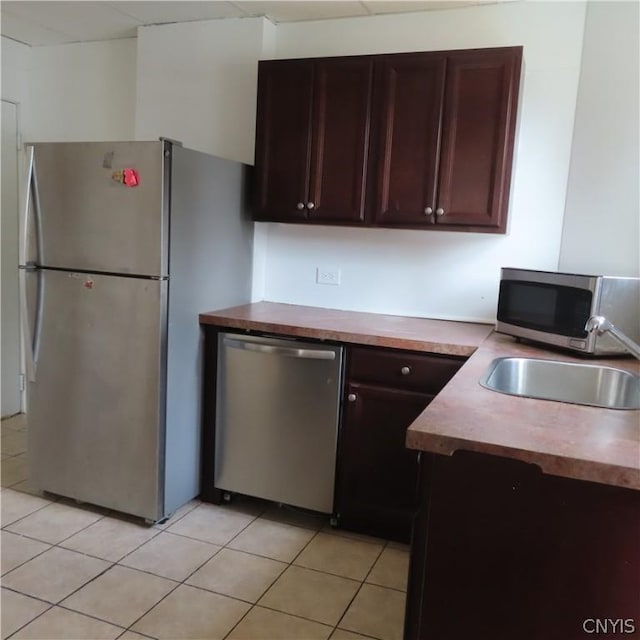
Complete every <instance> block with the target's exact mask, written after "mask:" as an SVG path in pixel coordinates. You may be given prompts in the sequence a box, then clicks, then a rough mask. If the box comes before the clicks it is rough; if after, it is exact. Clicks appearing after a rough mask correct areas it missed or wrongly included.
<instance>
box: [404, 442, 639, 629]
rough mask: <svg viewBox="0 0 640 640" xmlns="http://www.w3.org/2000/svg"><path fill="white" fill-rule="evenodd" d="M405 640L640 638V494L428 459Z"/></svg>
mask: <svg viewBox="0 0 640 640" xmlns="http://www.w3.org/2000/svg"><path fill="white" fill-rule="evenodd" d="M419 473H420V510H419V511H418V513H417V516H416V519H415V523H414V531H413V538H412V543H411V566H410V575H409V588H408V593H407V612H406V620H405V636H404V637H405V640H431V639H433V640H463V639H464V640H468V639H469V638H490V639H491V640H514V639H517V640H579V639H582V640H584V639H585V638H588V637H590V636H592V635H594V634H596V635H603V634H604V635H605V637H607V638H623V637H624V638H628V637H638V636H640V492H638V491H632V490H629V489H622V488H618V487H612V486H607V485H601V484H596V483H592V482H583V481H578V480H571V479H566V478H558V477H553V476H548V475H544V474H543V473H542V472H541V470H540V469H539V468H538V467H537V466H535V465H530V464H526V463H523V462H519V461H516V460H510V459H506V458H498V457H494V456H487V455H483V454H476V453H470V452H462V451H461V452H457V453H455V454H454V455H453V456H451V457H443V456H437V455H431V454H423V456H422V458H421V464H420V472H419Z"/></svg>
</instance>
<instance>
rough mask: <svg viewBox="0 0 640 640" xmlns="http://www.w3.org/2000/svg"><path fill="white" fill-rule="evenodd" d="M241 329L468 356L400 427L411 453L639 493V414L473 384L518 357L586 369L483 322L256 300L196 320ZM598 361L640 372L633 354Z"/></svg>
mask: <svg viewBox="0 0 640 640" xmlns="http://www.w3.org/2000/svg"><path fill="white" fill-rule="evenodd" d="M200 322H201V323H202V324H209V325H216V326H219V327H229V328H234V329H240V330H251V331H262V332H267V333H277V334H282V335H290V336H298V337H305V338H315V339H320V340H332V341H336V342H345V343H353V344H365V345H373V346H379V347H391V348H395V349H408V350H412V351H423V352H430V353H440V354H448V355H460V356H471V357H470V358H469V360H468V361H467V362H466V363H465V364H464V365H463V366H462V368H461V369H460V370H459V371H458V373H457V374H456V375H455V376H454V377H453V378H452V380H451V381H450V382H449V383H448V384H447V386H446V387H445V388H444V389H443V390H442V391H441V392H440V393H439V394H438V395H437V396H436V398H435V399H434V400H433V401H432V402H431V403H430V404H429V406H428V407H427V408H426V409H425V410H424V411H423V412H422V413H421V414H420V416H418V418H417V419H416V420H415V421H414V423H413V424H412V425H411V426H410V427H409V429H408V431H407V446H408V447H409V448H412V449H418V450H422V451H429V452H434V453H440V454H445V455H450V454H452V453H453V452H454V451H456V450H467V451H477V452H481V453H487V454H492V455H497V456H505V457H509V458H515V459H518V460H522V461H525V462H530V463H533V464H537V465H538V466H540V468H541V469H542V470H543V471H544V472H545V473H549V474H551V475H556V476H562V477H567V478H575V479H579V480H588V481H593V482H600V483H603V484H611V485H615V486H620V487H629V488H633V489H639V490H640V411H623V410H616V409H601V408H597V407H587V406H582V405H573V404H567V403H563V402H552V401H547V400H536V399H532V398H520V397H515V396H509V395H505V394H502V393H497V392H495V391H490V390H489V389H485V388H483V387H481V386H480V384H479V382H478V381H479V379H480V378H481V377H482V375H483V373H484V372H485V370H486V368H487V367H488V366H489V363H490V362H491V361H492V360H493V359H494V358H500V357H505V356H524V357H533V358H548V359H554V360H567V361H573V362H585V363H593V362H594V361H592V360H585V359H583V358H574V357H572V356H570V355H564V354H562V353H560V352H557V351H549V350H546V349H543V348H540V347H535V346H531V345H525V344H520V343H517V342H515V341H514V340H513V338H511V337H508V336H502V335H499V334H496V333H493V327H492V326H490V325H485V324H475V323H467V322H452V321H446V320H429V319H423V318H405V317H401V316H389V315H381V314H376V313H361V312H353V311H340V310H335V309H323V308H318V307H305V306H299V305H289V304H279V303H272V302H258V303H254V304H248V305H243V306H240V307H232V308H230V309H222V310H220V311H212V312H209V313H203V314H201V315H200ZM597 363H598V364H606V365H608V366H613V367H617V368H620V369H626V370H628V371H634V372H636V373H640V362H638V361H637V360H635V359H634V358H631V357H629V358H612V359H606V360H604V359H601V358H599V359H598V360H597Z"/></svg>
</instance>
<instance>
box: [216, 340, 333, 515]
mask: <svg viewBox="0 0 640 640" xmlns="http://www.w3.org/2000/svg"><path fill="white" fill-rule="evenodd" d="M342 352H343V348H342V347H340V346H336V345H325V344H322V343H317V342H302V341H299V340H289V339H282V338H271V337H262V336H251V335H244V334H234V333H221V334H220V335H219V337H218V375H217V396H216V433H215V460H214V486H215V487H216V488H217V489H221V490H223V491H229V492H237V493H242V494H245V495H249V496H256V497H259V498H266V499H268V500H273V501H275V502H281V503H283V504H289V505H294V506H297V507H303V508H306V509H312V510H314V511H320V512H323V513H332V512H333V494H334V479H335V470H336V449H337V440H338V416H339V407H340V395H341V386H342V360H343V353H342Z"/></svg>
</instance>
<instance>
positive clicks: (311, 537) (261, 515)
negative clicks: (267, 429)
mask: <svg viewBox="0 0 640 640" xmlns="http://www.w3.org/2000/svg"><path fill="white" fill-rule="evenodd" d="M26 428H27V425H26V421H25V418H24V416H16V417H14V418H10V419H8V420H3V421H2V426H1V429H0V435H1V437H2V441H1V447H0V451H1V453H2V460H1V463H0V464H1V467H2V468H1V471H2V482H1V484H2V489H1V490H0V507H1V518H0V520H1V525H2V533H1V542H0V545H1V547H0V553H1V555H0V568H1V573H2V578H1V583H2V602H1V604H2V608H1V629H2V639H3V640H4V639H5V638H12V639H16V640H17V639H19V638H32V639H37V640H54V639H60V640H75V639H77V640H92V639H96V640H97V639H105V640H107V639H115V638H121V639H123V640H133V639H136V638H137V639H138V640H140V639H144V638H156V639H158V640H161V639H165V638H166V639H171V640H188V639H193V640H196V639H197V640H215V639H220V640H223V639H229V640H307V639H308V640H316V639H317V640H326V639H328V638H331V639H333V640H362V638H375V639H376V640H400V639H401V638H402V629H403V616H404V604H405V591H406V582H407V573H408V563H409V557H408V556H409V554H408V549H407V547H405V546H403V545H398V544H395V543H392V542H388V541H385V540H380V539H377V538H372V537H369V536H360V535H357V534H351V533H349V532H344V531H339V530H334V529H332V528H331V527H330V526H329V524H328V522H327V520H326V518H323V517H320V516H314V515H310V514H308V513H303V512H300V511H297V510H292V509H288V508H286V507H281V508H280V507H278V506H277V505H274V504H272V503H266V502H263V501H259V500H254V499H249V498H238V499H234V501H233V502H232V503H231V504H228V505H224V506H215V505H211V504H205V503H202V502H200V501H199V500H193V501H192V502H190V503H189V504H187V505H185V506H184V507H182V508H181V509H179V510H178V511H177V512H176V513H175V514H174V515H173V516H172V517H171V518H170V519H169V520H168V521H167V522H165V523H162V524H159V525H156V526H154V527H148V526H146V525H144V524H142V523H141V522H138V521H132V520H131V518H126V517H124V516H122V515H120V514H117V513H114V512H109V511H106V510H104V509H97V508H95V507H94V508H92V507H88V506H86V505H77V504H75V503H74V502H73V501H68V500H65V499H63V498H57V497H55V496H50V495H48V494H47V495H42V494H40V493H39V492H38V491H36V490H34V489H32V488H31V487H30V486H29V482H28V478H27V467H26V460H25V450H26Z"/></svg>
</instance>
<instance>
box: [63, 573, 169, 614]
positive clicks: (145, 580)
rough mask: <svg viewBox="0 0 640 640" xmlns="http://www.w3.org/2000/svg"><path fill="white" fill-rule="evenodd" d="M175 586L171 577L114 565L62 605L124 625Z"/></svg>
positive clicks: (147, 609)
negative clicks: (160, 576)
mask: <svg viewBox="0 0 640 640" xmlns="http://www.w3.org/2000/svg"><path fill="white" fill-rule="evenodd" d="M175 586H176V583H175V582H173V581H171V580H167V579H165V578H159V577H157V576H152V575H149V574H148V573H142V572H141V571H136V570H135V569H129V568H127V567H120V566H115V567H112V568H111V569H109V571H107V572H106V573H103V574H102V575H101V576H100V577H98V578H96V579H95V580H93V582H90V583H89V584H88V585H86V586H84V587H83V588H82V589H80V590H79V591H77V592H76V593H74V594H73V595H71V596H70V597H68V598H67V599H66V600H64V602H63V603H62V606H64V607H68V608H69V609H73V610H74V611H79V612H81V613H86V614H88V615H90V616H95V617H96V618H100V619H101V620H105V621H107V622H112V623H113V624H117V625H120V626H122V627H128V626H129V625H131V624H133V623H134V622H135V621H136V620H137V619H138V618H139V617H140V616H142V615H143V614H144V613H146V612H147V611H149V609H151V607H153V606H154V605H155V604H157V603H158V602H159V601H160V600H161V599H162V598H164V596H166V595H167V593H169V592H170V591H171V590H172V589H174V588H175Z"/></svg>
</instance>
